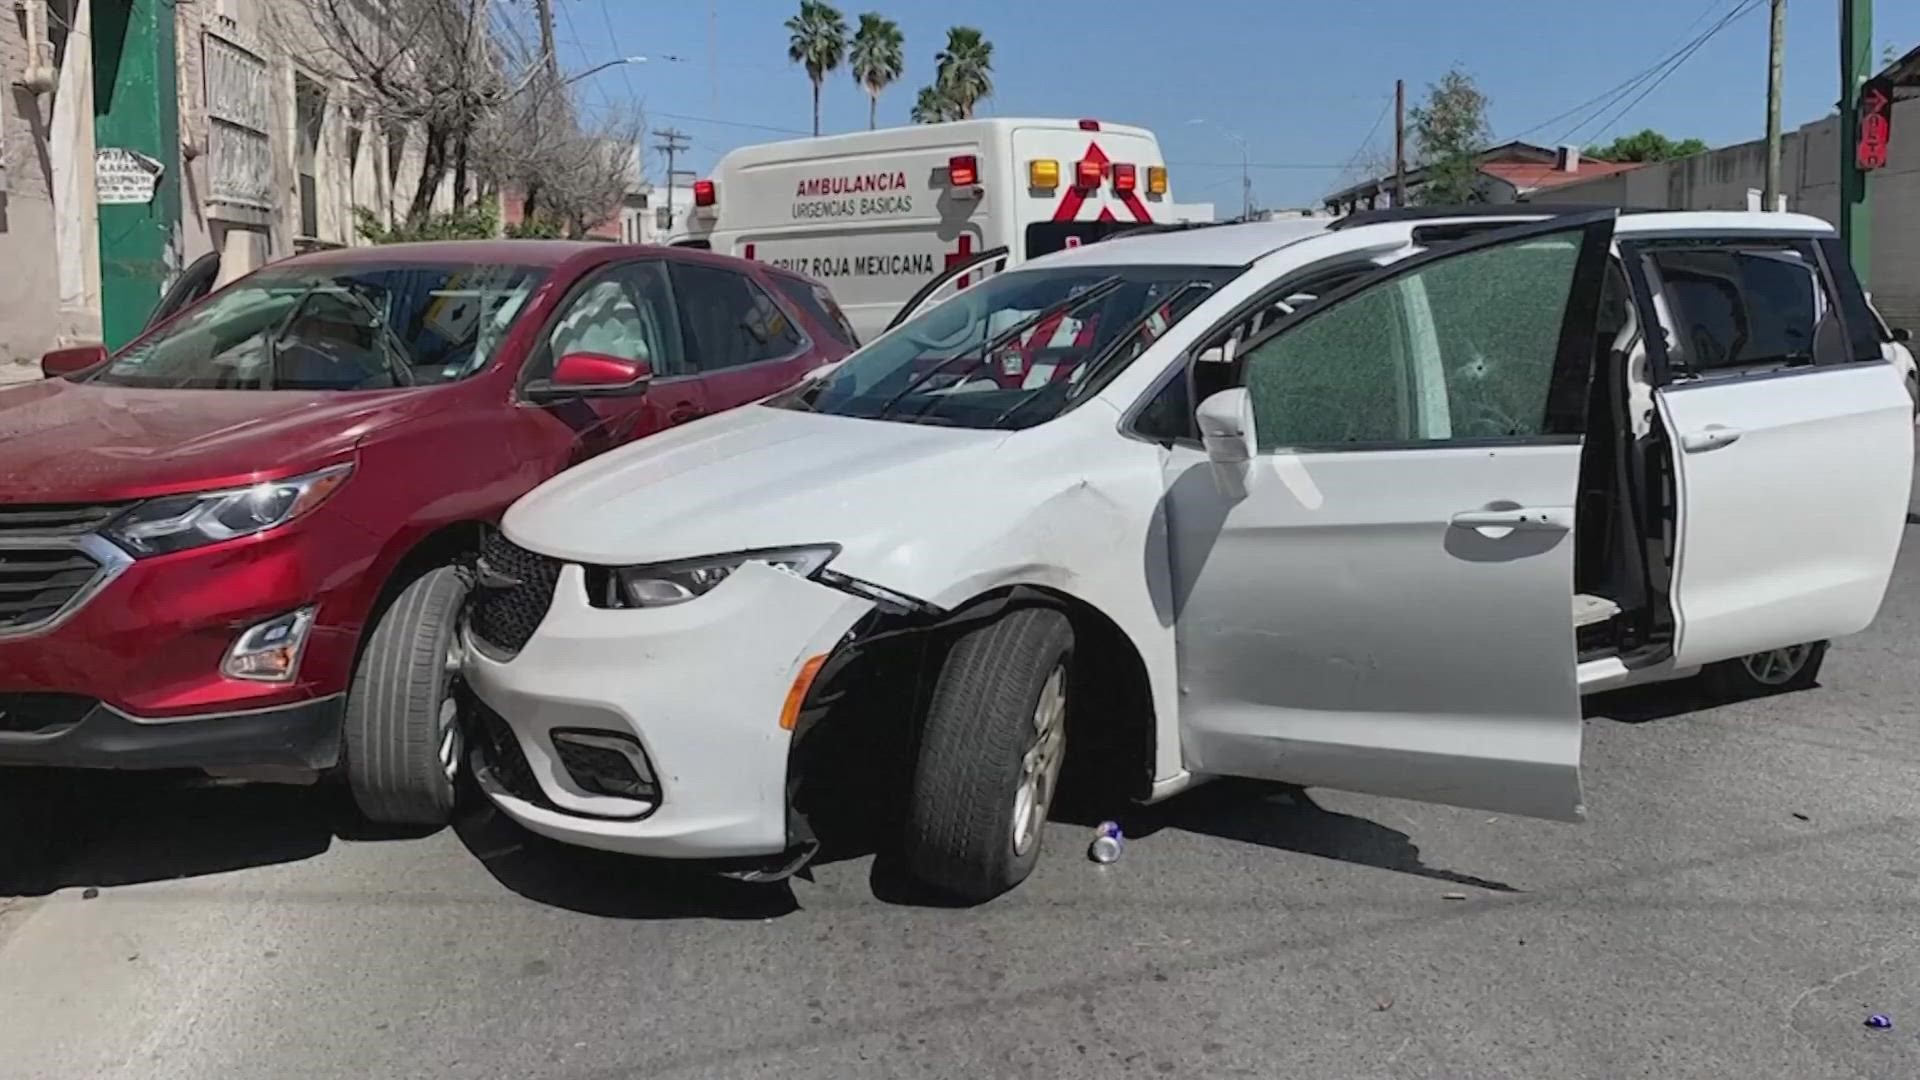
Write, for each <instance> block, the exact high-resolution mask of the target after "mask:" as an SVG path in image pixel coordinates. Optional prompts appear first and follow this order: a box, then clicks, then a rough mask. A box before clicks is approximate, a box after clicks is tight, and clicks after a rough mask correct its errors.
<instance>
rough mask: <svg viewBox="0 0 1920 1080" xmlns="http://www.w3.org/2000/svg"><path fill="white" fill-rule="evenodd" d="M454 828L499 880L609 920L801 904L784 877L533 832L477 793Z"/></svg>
mask: <svg viewBox="0 0 1920 1080" xmlns="http://www.w3.org/2000/svg"><path fill="white" fill-rule="evenodd" d="M471 794H472V797H471V798H463V799H462V805H461V810H460V813H459V814H458V815H456V817H455V818H454V824H453V829H454V834H455V835H457V836H458V837H459V838H460V842H461V843H462V844H465V845H466V848H467V850H468V851H469V852H471V853H472V854H473V856H474V858H476V859H478V860H480V865H481V866H483V867H485V868H486V870H487V873H489V874H491V875H493V878H494V880H495V881H498V882H499V883H500V884H501V885H504V886H505V887H506V888H508V889H510V890H512V891H513V892H515V893H517V894H519V895H520V896H522V897H525V898H526V899H528V900H532V901H533V902H535V903H538V904H545V905H548V906H550V907H557V908H562V909H565V910H567V911H573V912H578V913H580V914H582V915H597V916H599V917H601V918H607V919H636V920H652V919H722V920H725V919H772V918H778V917H779V916H782V915H789V914H792V913H793V912H795V911H798V910H799V909H800V905H799V902H798V901H796V900H795V899H794V895H793V890H792V889H791V888H790V887H788V886H787V884H786V883H785V882H775V883H770V884H763V883H749V882H744V881H737V880H735V879H733V878H729V877H724V876H722V875H721V874H720V873H718V868H716V867H714V866H711V865H707V864H701V863H687V862H677V861H667V860H661V859H643V858H640V857H638V856H634V855H619V854H615V853H613V852H608V851H597V850H594V849H591V848H582V847H574V846H572V845H569V844H562V843H559V842H557V841H554V840H549V839H547V838H546V837H544V836H540V835H538V834H536V833H533V832H530V831H528V830H527V829H525V828H523V827H522V826H521V825H520V824H519V823H518V822H515V821H514V820H512V819H511V818H509V817H507V816H506V815H505V814H502V813H501V812H500V811H499V810H497V809H495V808H494V807H493V805H492V804H491V803H489V802H487V801H486V799H485V798H483V797H481V796H479V794H478V793H477V792H473V793H471Z"/></svg>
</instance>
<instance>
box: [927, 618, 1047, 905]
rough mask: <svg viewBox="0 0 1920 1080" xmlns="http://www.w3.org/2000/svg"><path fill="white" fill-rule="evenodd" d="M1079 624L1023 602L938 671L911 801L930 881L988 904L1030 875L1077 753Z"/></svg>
mask: <svg viewBox="0 0 1920 1080" xmlns="http://www.w3.org/2000/svg"><path fill="white" fill-rule="evenodd" d="M1072 660H1073V626H1072V624H1071V623H1070V622H1069V621H1068V619H1067V617H1066V616H1065V615H1064V614H1062V613H1060V612H1058V611H1054V610H1052V609H1048V608H1023V609H1020V610H1016V611H1012V612H1009V613H1008V614H1006V615H1003V616H1001V617H1000V618H998V619H995V620H993V621H992V622H989V623H986V624H985V625H982V626H979V627H977V628H975V629H972V630H969V631H968V632H966V633H965V634H962V635H961V636H960V638H959V639H958V640H957V641H955V642H954V643H953V647H952V648H951V649H949V650H948V652H947V655H946V658H945V660H944V661H943V662H942V664H941V667H940V673H939V676H938V678H937V679H936V680H935V682H934V689H933V699H932V703H931V705H930V706H929V707H928V710H927V715H926V722H925V724H924V726H923V728H922V731H921V736H920V748H919V754H918V759H917V761H916V763H915V766H914V777H913V792H912V795H911V798H910V800H909V805H908V812H907V830H906V846H907V850H906V852H905V856H906V858H905V861H906V865H907V867H908V869H909V871H910V872H911V873H912V874H913V876H914V877H915V878H917V879H918V880H919V881H921V882H922V883H924V884H926V885H928V886H931V887H932V888H934V889H936V890H938V891H940V892H942V893H945V894H947V895H949V896H951V897H953V898H954V899H957V900H962V901H966V902H969V903H980V902H983V901H986V900H990V899H992V898H993V897H995V896H998V895H1000V894H1001V893H1003V892H1006V891H1007V890H1008V889H1011V888H1013V887H1014V886H1015V885H1018V884H1020V883H1021V882H1022V881H1024V880H1026V877H1027V875H1028V874H1030V873H1032V872H1033V868H1034V865H1035V864H1036V863H1037V862H1039V859H1040V846H1041V834H1042V831H1043V830H1044V827H1045V825H1046V820H1047V811H1048V810H1049V809H1050V808H1051V807H1052V805H1053V796H1054V792H1055V791H1056V790H1057V788H1058V787H1059V782H1060V770H1061V765H1062V764H1063V763H1064V761H1065V759H1066V750H1067V745H1066V741H1067V713H1068V710H1069V708H1071V707H1072V704H1073V703H1072V701H1071V700H1070V698H1069V691H1070V689H1071V688H1072V687H1073V679H1072Z"/></svg>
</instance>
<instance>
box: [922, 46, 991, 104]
mask: <svg viewBox="0 0 1920 1080" xmlns="http://www.w3.org/2000/svg"><path fill="white" fill-rule="evenodd" d="M934 60H935V61H937V62H938V64H939V69H938V72H939V73H938V75H937V76H936V77H935V79H934V85H936V86H938V87H939V88H940V92H941V93H942V94H943V95H945V96H946V98H947V100H949V101H951V102H952V103H953V111H954V114H955V118H956V119H960V120H971V119H973V106H974V103H976V102H978V101H979V100H980V99H981V98H985V97H989V96H991V95H992V94H993V42H991V41H988V40H987V39H986V38H984V37H982V36H981V34H980V31H978V30H976V29H974V28H973V27H971V26H956V27H954V28H952V29H951V30H948V31H947V47H946V48H944V49H942V50H940V54H939V55H938V56H936V57H934Z"/></svg>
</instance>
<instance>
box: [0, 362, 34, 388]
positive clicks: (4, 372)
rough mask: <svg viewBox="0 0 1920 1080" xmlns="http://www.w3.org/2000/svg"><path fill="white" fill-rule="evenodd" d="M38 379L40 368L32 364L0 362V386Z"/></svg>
mask: <svg viewBox="0 0 1920 1080" xmlns="http://www.w3.org/2000/svg"><path fill="white" fill-rule="evenodd" d="M39 377H40V368H39V367H38V366H37V365H34V364H23V363H19V362H17V361H13V360H0V386H12V385H13V384H14V383H23V382H32V381H34V380H35V379H38V378H39Z"/></svg>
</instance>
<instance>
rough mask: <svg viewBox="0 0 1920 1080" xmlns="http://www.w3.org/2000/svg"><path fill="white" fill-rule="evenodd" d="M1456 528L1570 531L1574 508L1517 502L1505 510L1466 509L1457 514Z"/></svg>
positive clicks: (1454, 518) (1454, 519)
mask: <svg viewBox="0 0 1920 1080" xmlns="http://www.w3.org/2000/svg"><path fill="white" fill-rule="evenodd" d="M1452 523H1453V527H1454V528H1456V529H1474V530H1480V529H1509V530H1512V531H1514V532H1567V531H1569V530H1571V529H1572V528H1573V511H1572V509H1570V508H1568V507H1564V506H1516V507H1512V508H1510V509H1501V510H1463V511H1461V512H1460V513H1458V514H1455V515H1453V518H1452Z"/></svg>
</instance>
